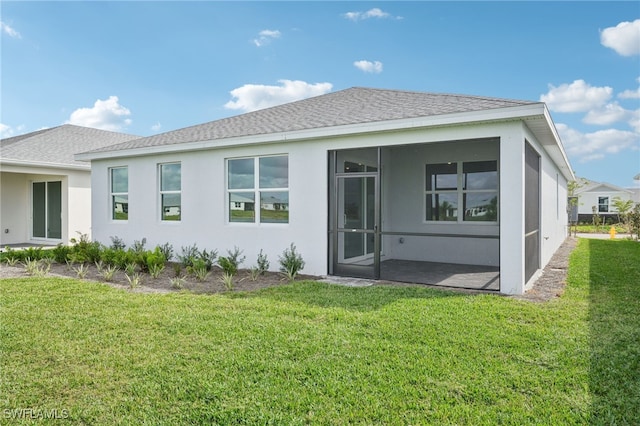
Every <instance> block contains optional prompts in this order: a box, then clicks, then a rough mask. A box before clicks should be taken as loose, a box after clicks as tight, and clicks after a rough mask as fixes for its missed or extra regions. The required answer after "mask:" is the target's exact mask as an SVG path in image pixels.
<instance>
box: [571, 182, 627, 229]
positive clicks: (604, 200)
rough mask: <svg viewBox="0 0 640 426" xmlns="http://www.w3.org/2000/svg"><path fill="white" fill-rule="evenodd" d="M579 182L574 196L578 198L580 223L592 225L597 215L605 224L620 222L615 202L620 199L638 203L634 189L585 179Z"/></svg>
mask: <svg viewBox="0 0 640 426" xmlns="http://www.w3.org/2000/svg"><path fill="white" fill-rule="evenodd" d="M578 182H579V183H580V186H579V187H578V188H577V189H576V190H575V191H574V195H575V196H576V197H578V222H587V223H591V222H592V221H593V215H594V214H595V213H597V214H598V215H599V216H600V218H601V220H602V221H603V223H614V222H618V215H617V213H618V210H617V209H616V208H615V206H614V204H613V201H614V200H615V199H616V198H619V199H620V200H622V201H627V200H631V201H634V202H636V200H635V193H634V191H633V189H627V188H621V187H619V186H615V185H612V184H610V183H605V182H595V181H592V180H589V179H584V178H581V179H579V180H578ZM605 221H606V222H605Z"/></svg>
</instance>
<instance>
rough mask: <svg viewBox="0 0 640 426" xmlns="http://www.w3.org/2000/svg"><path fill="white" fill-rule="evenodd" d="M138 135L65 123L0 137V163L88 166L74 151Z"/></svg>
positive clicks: (98, 147) (95, 147)
mask: <svg viewBox="0 0 640 426" xmlns="http://www.w3.org/2000/svg"><path fill="white" fill-rule="evenodd" d="M139 138H140V136H134V135H127V134H124V133H117V132H110V131H106V130H98V129H92V128H88V127H81V126H74V125H72V124H64V125H62V126H58V127H53V128H50V129H44V130H38V131H35V132H31V133H27V134H24V135H20V136H14V137H11V138H6V139H0V164H2V165H21V166H39V167H42V166H44V167H56V168H81V169H89V167H90V166H89V165H88V164H87V163H86V162H81V161H76V160H75V158H74V154H76V153H78V152H84V151H89V150H94V149H100V148H104V147H106V146H109V145H114V144H119V143H122V142H125V141H129V140H132V139H139Z"/></svg>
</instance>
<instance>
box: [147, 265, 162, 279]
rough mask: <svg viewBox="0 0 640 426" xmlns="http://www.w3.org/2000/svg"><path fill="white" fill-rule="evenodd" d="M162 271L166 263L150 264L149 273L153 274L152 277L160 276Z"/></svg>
mask: <svg viewBox="0 0 640 426" xmlns="http://www.w3.org/2000/svg"><path fill="white" fill-rule="evenodd" d="M162 271H164V264H153V265H151V266H149V275H151V278H153V279H154V280H155V279H157V278H158V277H159V276H160V274H161V273H162Z"/></svg>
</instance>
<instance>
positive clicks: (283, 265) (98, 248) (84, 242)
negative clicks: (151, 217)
mask: <svg viewBox="0 0 640 426" xmlns="http://www.w3.org/2000/svg"><path fill="white" fill-rule="evenodd" d="M71 243H72V244H71V245H69V246H66V245H62V244H60V245H58V246H56V247H55V248H53V249H50V250H45V249H43V248H42V247H30V248H27V249H24V250H13V249H11V248H8V247H7V248H6V249H5V250H6V251H5V252H3V253H0V261H4V262H6V263H9V264H16V263H18V262H20V263H23V264H26V263H27V261H40V260H47V261H50V262H51V261H55V262H57V263H67V264H69V265H82V264H91V263H94V264H96V266H98V268H99V269H102V268H103V267H105V266H109V267H111V268H118V269H121V270H124V271H126V272H127V273H128V274H129V273H134V272H135V271H136V270H139V271H141V272H145V273H149V274H150V275H152V276H154V278H155V277H157V276H158V275H159V273H160V272H162V271H163V270H164V268H165V265H166V263H167V262H169V261H171V260H172V259H173V258H174V257H175V258H176V260H177V262H175V263H174V271H175V276H176V277H178V276H180V275H181V274H182V272H183V268H184V269H185V270H186V273H187V274H189V275H194V276H195V277H196V278H198V279H201V280H204V279H205V278H206V277H207V276H208V274H209V272H210V271H211V269H212V268H213V267H219V268H220V269H222V271H223V272H224V274H225V275H227V276H228V277H233V276H234V275H235V274H236V273H237V272H238V269H239V267H240V265H241V264H242V263H243V262H244V261H245V259H246V256H243V250H240V249H239V248H238V247H234V249H233V250H227V252H226V255H225V256H218V251H217V250H206V249H203V250H201V249H199V248H198V247H197V245H196V244H193V245H191V246H187V247H181V252H180V254H177V255H175V256H174V250H173V246H172V245H171V244H169V243H165V244H163V245H158V246H156V247H155V248H153V249H152V250H147V248H146V243H147V241H146V238H143V239H142V240H140V241H134V243H133V245H132V246H131V247H129V248H127V247H126V245H125V244H124V242H123V241H122V239H120V238H118V237H111V245H110V246H105V245H104V244H101V243H99V242H97V241H91V240H90V239H89V238H88V237H87V235H84V234H82V235H80V236H79V238H77V239H75V238H74V239H72V240H71ZM278 261H279V263H280V272H281V273H283V274H284V275H285V276H286V277H287V278H289V279H291V280H293V279H294V278H295V277H296V275H297V274H298V273H299V272H300V271H301V270H302V269H303V268H304V265H305V262H304V260H303V259H302V255H301V254H300V253H298V252H297V251H296V247H295V245H294V244H293V243H292V244H291V245H290V246H289V248H287V249H286V250H284V252H283V253H282V255H281V256H279V257H278ZM269 266H270V262H269V260H268V259H267V256H266V255H265V254H264V253H263V251H262V250H260V253H259V254H258V258H257V260H256V266H253V267H251V268H250V269H251V274H252V277H254V278H255V277H257V276H258V275H261V274H264V273H265V272H266V271H268V270H269Z"/></svg>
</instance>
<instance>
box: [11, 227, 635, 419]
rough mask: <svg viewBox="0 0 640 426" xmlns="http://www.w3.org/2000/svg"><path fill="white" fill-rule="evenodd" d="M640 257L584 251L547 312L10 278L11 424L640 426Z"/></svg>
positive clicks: (422, 292)
mask: <svg viewBox="0 0 640 426" xmlns="http://www.w3.org/2000/svg"><path fill="white" fill-rule="evenodd" d="M639 259H640V244H638V243H634V242H631V241H608V240H604V241H601V240H581V241H580V243H579V245H578V248H577V249H576V251H575V252H574V253H573V255H572V260H571V268H570V272H569V286H568V288H567V290H566V292H565V294H564V295H563V297H562V298H561V299H558V300H555V301H552V302H547V303H532V302H524V301H518V300H515V299H510V298H505V297H501V296H497V295H482V296H472V295H464V294H460V293H453V292H446V291H436V290H429V289H425V288H419V287H383V286H379V287H369V288H346V287H339V286H332V285H327V284H321V283H313V282H300V283H295V284H292V285H287V286H282V287H279V288H272V289H269V290H266V291H261V292H258V293H248V294H237V293H233V294H231V293H230V294H226V295H215V296H204V295H192V294H188V293H174V294H166V295H157V294H139V293H130V292H127V291H121V290H116V289H113V288H111V287H108V286H106V285H103V284H95V283H86V282H81V281H76V280H66V279H54V278H49V279H5V280H0V375H1V376H0V378H1V380H2V381H1V384H0V401H1V402H0V407H1V408H2V410H3V411H2V412H0V422H5V423H7V424H15V423H16V422H15V419H11V418H10V417H11V416H12V415H16V414H15V413H16V411H15V410H20V409H28V410H32V411H28V412H27V417H28V415H36V416H37V415H43V413H44V414H45V415H46V414H51V413H54V414H57V415H58V416H59V417H65V418H62V419H60V420H58V421H56V423H55V424H65V423H74V424H149V425H161V424H168V425H169V424H170V425H174V424H251V425H253V424H277V425H280V424H285V425H289V424H322V425H325V424H347V423H353V424H402V425H404V424H468V425H478V424H487V425H495V424H513V425H523V424H536V425H540V424H549V425H558V424H562V425H564V424H640V361H639V360H640V262H639V261H638V260H639ZM53 410H57V411H53ZM32 413H33V414H32ZM24 417H25V415H24V414H23V418H24ZM27 420H28V421H31V420H30V419H27Z"/></svg>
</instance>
